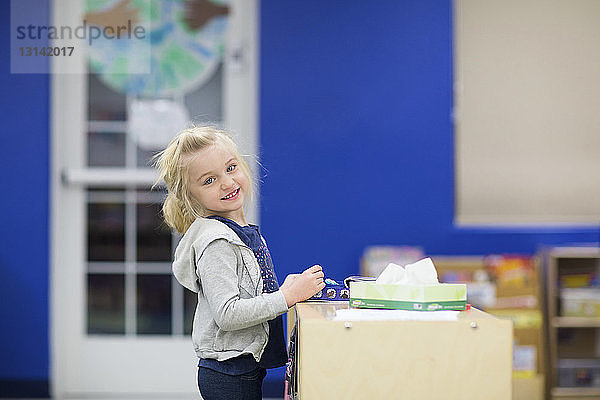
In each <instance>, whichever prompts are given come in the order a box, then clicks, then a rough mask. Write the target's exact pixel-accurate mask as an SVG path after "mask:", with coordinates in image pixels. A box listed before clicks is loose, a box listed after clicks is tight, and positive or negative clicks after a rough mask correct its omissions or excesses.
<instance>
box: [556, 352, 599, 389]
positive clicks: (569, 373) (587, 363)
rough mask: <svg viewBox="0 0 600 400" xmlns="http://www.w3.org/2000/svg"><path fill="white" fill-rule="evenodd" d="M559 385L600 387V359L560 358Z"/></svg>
mask: <svg viewBox="0 0 600 400" xmlns="http://www.w3.org/2000/svg"><path fill="white" fill-rule="evenodd" d="M558 386H561V387H600V360H597V359H570V358H569V359H566V358H564V359H560V360H558Z"/></svg>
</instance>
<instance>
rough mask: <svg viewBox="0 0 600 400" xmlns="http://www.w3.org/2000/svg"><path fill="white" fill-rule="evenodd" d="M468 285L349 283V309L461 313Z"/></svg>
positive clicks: (464, 304) (464, 306)
mask: <svg viewBox="0 0 600 400" xmlns="http://www.w3.org/2000/svg"><path fill="white" fill-rule="evenodd" d="M466 304H467V285H465V284H462V283H440V284H437V285H389V284H377V283H375V282H350V306H352V307H357V308H388V309H399V310H413V311H438V310H464V309H465V308H466Z"/></svg>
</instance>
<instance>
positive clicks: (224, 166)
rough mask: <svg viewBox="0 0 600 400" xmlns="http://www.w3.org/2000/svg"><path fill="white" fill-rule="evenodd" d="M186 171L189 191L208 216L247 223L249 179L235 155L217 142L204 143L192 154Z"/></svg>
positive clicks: (240, 223) (242, 223)
mask: <svg viewBox="0 0 600 400" xmlns="http://www.w3.org/2000/svg"><path fill="white" fill-rule="evenodd" d="M188 174H189V176H188V179H189V183H188V185H189V186H188V188H189V192H190V194H191V195H192V197H194V199H196V200H197V201H198V202H199V203H200V204H201V205H202V207H204V209H205V210H206V215H207V216H208V215H218V216H220V217H224V218H229V219H231V220H233V221H235V222H237V223H238V224H239V225H242V226H243V225H247V223H246V218H245V216H244V199H245V196H246V193H247V191H248V183H249V182H248V177H247V176H246V174H244V171H243V170H242V168H240V165H239V161H238V159H237V158H236V157H235V155H233V154H232V153H231V152H230V151H228V150H227V149H226V148H225V147H224V146H222V145H219V144H214V145H211V146H209V147H206V148H204V149H202V150H200V151H198V152H197V153H196V154H195V155H194V156H193V158H192V160H191V161H190V163H189V167H188Z"/></svg>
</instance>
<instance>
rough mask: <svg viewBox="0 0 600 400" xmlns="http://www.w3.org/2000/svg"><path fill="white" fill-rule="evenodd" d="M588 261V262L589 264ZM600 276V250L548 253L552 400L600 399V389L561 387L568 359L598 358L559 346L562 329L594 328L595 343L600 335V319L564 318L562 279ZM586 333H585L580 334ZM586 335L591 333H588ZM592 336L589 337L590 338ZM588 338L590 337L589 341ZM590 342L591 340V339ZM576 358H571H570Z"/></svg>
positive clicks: (583, 248) (565, 249)
mask: <svg viewBox="0 0 600 400" xmlns="http://www.w3.org/2000/svg"><path fill="white" fill-rule="evenodd" d="M586 259H587V260H586ZM582 272H583V273H592V274H594V273H600V247H597V246H596V247H592V246H580V247H554V248H549V249H548V250H547V251H546V274H547V276H546V297H547V301H546V307H547V308H546V312H547V316H548V353H549V356H550V357H549V360H548V362H547V367H548V371H549V374H548V378H549V379H548V381H547V385H548V386H547V388H548V393H550V395H551V398H552V399H563V400H572V399H579V398H581V399H592V398H593V399H600V387H560V386H558V376H559V370H558V365H559V360H560V359H565V358H584V359H597V358H598V354H597V353H596V352H595V351H594V350H593V347H594V346H590V348H589V349H587V350H585V351H582V350H581V349H578V350H577V351H575V350H573V349H572V348H570V347H569V348H566V347H564V346H563V347H562V348H560V346H559V329H560V328H594V331H593V334H592V336H591V338H592V339H593V340H592V341H593V342H595V341H596V340H597V339H598V335H600V329H597V328H600V317H565V316H560V314H559V313H560V309H559V301H560V291H559V283H560V279H561V277H562V276H566V275H569V274H570V273H572V274H580V273H582ZM578 332H580V333H582V332H583V331H582V330H578ZM585 332H587V333H586V335H588V334H589V331H588V330H586V331H585ZM588 336H589V335H588ZM588 336H586V337H588ZM588 339H589V337H588ZM571 354H573V355H576V357H570V355H571Z"/></svg>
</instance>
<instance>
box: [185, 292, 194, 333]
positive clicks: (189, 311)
mask: <svg viewBox="0 0 600 400" xmlns="http://www.w3.org/2000/svg"><path fill="white" fill-rule="evenodd" d="M183 295H184V300H183V332H184V334H186V335H191V334H192V324H193V323H194V312H195V311H196V304H198V295H197V294H196V293H194V292H192V291H191V290H188V289H185V288H184V289H183Z"/></svg>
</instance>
